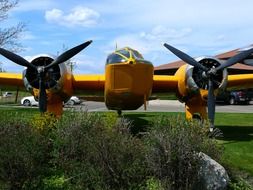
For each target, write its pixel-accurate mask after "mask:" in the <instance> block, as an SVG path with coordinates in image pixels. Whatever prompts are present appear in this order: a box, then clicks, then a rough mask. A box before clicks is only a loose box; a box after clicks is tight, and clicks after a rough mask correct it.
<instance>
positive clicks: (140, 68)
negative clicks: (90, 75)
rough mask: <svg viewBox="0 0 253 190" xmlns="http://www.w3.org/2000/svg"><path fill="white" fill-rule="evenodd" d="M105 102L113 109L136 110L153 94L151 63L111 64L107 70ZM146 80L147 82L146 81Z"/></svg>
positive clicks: (107, 66)
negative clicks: (144, 98) (144, 99)
mask: <svg viewBox="0 0 253 190" xmlns="http://www.w3.org/2000/svg"><path fill="white" fill-rule="evenodd" d="M105 79H106V80H105V103H106V106H107V107H108V108H109V109H113V110H135V109H137V108H139V107H140V106H141V105H143V97H144V96H146V97H147V99H148V97H149V96H150V94H151V90H152V83H153V66H152V65H151V64H138V63H137V64H110V65H106V70H105ZM144 81H145V82H144Z"/></svg>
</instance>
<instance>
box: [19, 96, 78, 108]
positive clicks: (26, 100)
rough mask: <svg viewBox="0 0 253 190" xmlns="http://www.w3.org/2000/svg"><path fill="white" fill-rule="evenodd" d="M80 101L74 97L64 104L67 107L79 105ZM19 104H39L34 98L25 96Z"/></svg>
mask: <svg viewBox="0 0 253 190" xmlns="http://www.w3.org/2000/svg"><path fill="white" fill-rule="evenodd" d="M80 103H81V100H80V99H79V98H78V97H76V96H71V98H70V99H69V101H67V102H66V103H65V104H67V105H75V104H80ZM21 104H22V105H23V106H38V105H39V102H38V101H36V100H35V99H34V96H27V97H24V98H22V99H21Z"/></svg>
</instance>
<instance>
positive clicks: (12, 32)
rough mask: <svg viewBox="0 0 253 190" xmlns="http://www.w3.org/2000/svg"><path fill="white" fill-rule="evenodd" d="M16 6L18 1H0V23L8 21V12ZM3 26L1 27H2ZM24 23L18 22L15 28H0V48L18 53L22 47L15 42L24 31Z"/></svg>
mask: <svg viewBox="0 0 253 190" xmlns="http://www.w3.org/2000/svg"><path fill="white" fill-rule="evenodd" d="M17 4H18V0H13V1H12V0H0V22H3V21H5V20H6V19H8V12H9V11H10V10H11V9H12V8H14V7H15V6H16V5H17ZM2 26H3V25H2ZM24 28H25V25H24V23H22V22H20V23H18V24H17V25H16V26H11V27H8V28H2V27H0V47H2V48H6V49H9V50H11V51H18V50H20V48H21V47H22V46H21V44H20V43H19V42H18V41H17V39H18V38H19V37H20V33H21V32H22V31H23V30H24Z"/></svg>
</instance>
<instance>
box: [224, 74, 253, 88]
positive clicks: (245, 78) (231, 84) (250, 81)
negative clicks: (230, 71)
mask: <svg viewBox="0 0 253 190" xmlns="http://www.w3.org/2000/svg"><path fill="white" fill-rule="evenodd" d="M227 88H228V89H246V88H253V74H237V75H228V84H227Z"/></svg>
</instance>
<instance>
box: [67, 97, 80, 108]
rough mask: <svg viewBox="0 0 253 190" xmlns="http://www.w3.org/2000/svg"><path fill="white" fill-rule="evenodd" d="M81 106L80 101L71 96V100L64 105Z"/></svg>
mask: <svg viewBox="0 0 253 190" xmlns="http://www.w3.org/2000/svg"><path fill="white" fill-rule="evenodd" d="M76 104H81V100H80V99H79V98H78V97H76V96H71V98H70V99H69V100H68V101H67V102H66V103H65V105H71V106H72V105H76Z"/></svg>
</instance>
